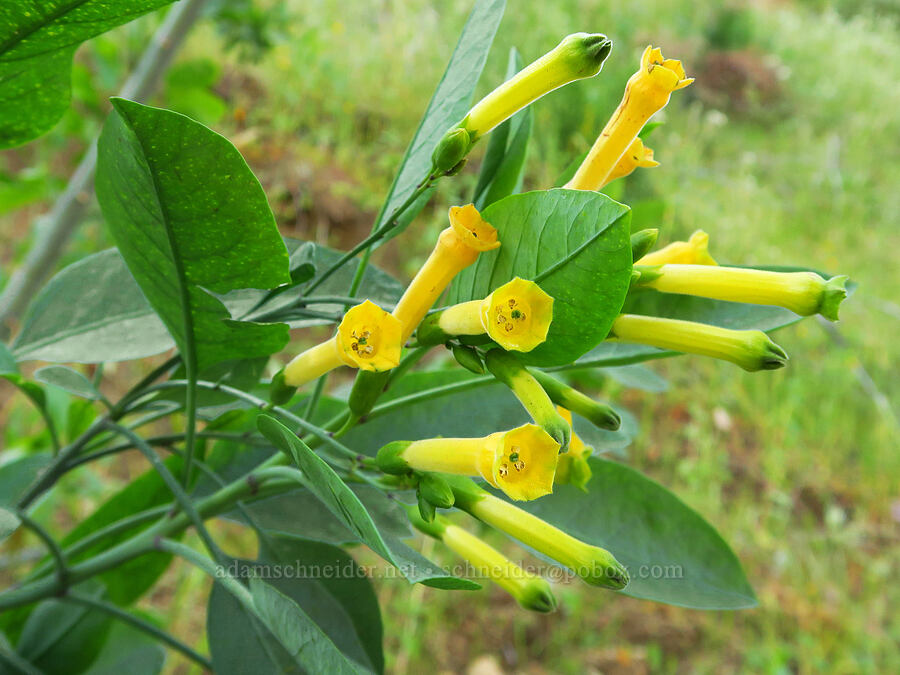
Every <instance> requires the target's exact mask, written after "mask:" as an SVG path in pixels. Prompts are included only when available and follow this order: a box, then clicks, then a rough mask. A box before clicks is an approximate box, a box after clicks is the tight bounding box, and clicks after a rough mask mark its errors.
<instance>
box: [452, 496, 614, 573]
mask: <svg viewBox="0 0 900 675" xmlns="http://www.w3.org/2000/svg"><path fill="white" fill-rule="evenodd" d="M452 486H453V492H454V494H455V496H456V506H457V507H459V508H461V509H463V510H464V511H466V512H468V513H470V514H471V515H473V516H475V517H476V518H478V519H479V520H481V521H482V522H485V523H487V524H488V525H490V526H491V527H494V528H496V529H498V530H500V531H501V532H506V533H507V534H508V535H510V536H511V537H515V538H516V539H518V540H519V541H521V542H522V543H523V544H525V545H527V546H530V547H531V548H533V549H534V550H536V551H538V552H540V553H543V554H544V555H545V556H547V557H548V558H552V559H553V560H556V561H557V562H559V563H561V564H563V565H565V566H566V567H568V568H570V569H571V570H572V571H574V572H575V574H577V575H578V576H579V577H581V578H582V579H583V580H584V581H586V582H587V583H589V584H591V585H593V586H603V587H605V588H612V589H615V590H620V589H622V588H625V586H626V585H627V584H628V570H626V569H625V568H624V567H623V566H622V565H621V564H620V563H619V561H618V560H616V559H615V557H614V556H613V555H612V554H611V553H610V552H609V551H607V550H606V549H603V548H600V547H599V546H592V545H590V544H588V543H585V542H583V541H580V540H578V539H576V538H575V537H572V536H571V535H568V534H566V533H565V532H563V531H562V530H560V529H559V528H557V527H554V526H553V525H551V524H550V523H548V522H546V521H543V520H541V519H540V518H538V517H537V516H535V515H532V514H530V513H528V512H527V511H523V510H522V509H520V508H518V507H516V506H513V505H512V504H510V503H509V502H505V501H503V500H502V499H498V498H497V497H494V496H492V495H489V494H487V493H486V492H484V491H483V490H480V489H479V488H477V486H474V485H462V484H460V483H453V484H452Z"/></svg>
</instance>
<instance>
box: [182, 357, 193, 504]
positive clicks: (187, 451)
mask: <svg viewBox="0 0 900 675" xmlns="http://www.w3.org/2000/svg"><path fill="white" fill-rule="evenodd" d="M184 374H185V380H187V390H186V391H185V397H184V407H185V416H186V417H187V422H186V425H187V427H186V429H185V437H184V473H183V475H182V477H181V484H182V485H184V486H185V487H187V486H188V485H190V484H191V469H192V466H191V465H192V464H193V463H194V434H195V433H196V431H197V428H196V427H197V364H196V363H195V358H193V357H192V358H190V359H185V362H184Z"/></svg>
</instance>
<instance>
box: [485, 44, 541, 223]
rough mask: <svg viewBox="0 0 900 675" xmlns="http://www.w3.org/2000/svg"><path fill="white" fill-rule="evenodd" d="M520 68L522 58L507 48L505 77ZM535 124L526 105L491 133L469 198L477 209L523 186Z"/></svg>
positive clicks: (514, 49)
mask: <svg viewBox="0 0 900 675" xmlns="http://www.w3.org/2000/svg"><path fill="white" fill-rule="evenodd" d="M521 69H522V59H521V58H520V57H519V52H518V51H516V48H515V47H512V48H511V49H510V50H509V65H508V66H507V71H506V79H507V80H509V79H510V78H512V77H513V76H514V75H515V74H516V73H517V72H519V71H520V70H521ZM533 125H534V119H533V113H532V108H531V106H526V107H525V108H523V109H522V110H520V111H519V112H517V113H516V114H515V115H513V116H512V117H511V118H510V119H508V120H506V121H505V122H504V123H503V124H501V125H500V126H499V127H497V128H496V129H494V130H493V131H492V132H491V135H490V140H489V141H488V147H487V151H486V152H485V154H484V161H483V162H482V164H481V172H480V173H479V175H478V185H476V186H475V196H474V198H473V199H472V201H473V202H474V204H475V208H477V209H478V210H479V211H481V210H483V209H484V208H485V207H487V206H489V205H491V204H493V203H494V202H496V201H497V200H499V199H503V197H506V196H508V195H511V194H513V193H515V192H518V191H519V190H520V189H521V188H522V174H523V172H524V169H525V156H526V154H527V152H528V142H529V141H530V140H531V129H532V126H533Z"/></svg>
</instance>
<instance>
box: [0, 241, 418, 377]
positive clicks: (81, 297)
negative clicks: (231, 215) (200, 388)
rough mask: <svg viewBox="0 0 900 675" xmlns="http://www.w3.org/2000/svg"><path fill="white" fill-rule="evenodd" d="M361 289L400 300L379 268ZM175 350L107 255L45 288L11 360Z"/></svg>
mask: <svg viewBox="0 0 900 675" xmlns="http://www.w3.org/2000/svg"><path fill="white" fill-rule="evenodd" d="M285 245H286V246H287V249H288V251H290V252H291V253H292V254H297V255H299V254H301V253H302V255H303V258H304V259H305V261H308V262H309V263H310V264H312V265H317V266H319V267H327V266H328V265H330V264H331V263H333V262H334V261H335V260H337V259H338V258H339V257H340V256H341V254H340V253H339V252H338V251H335V250H334V249H330V248H327V247H325V246H321V245H319V244H316V243H313V242H301V241H299V240H296V239H286V240H285ZM301 264H303V263H301ZM354 272H355V269H353V266H351V265H345V266H344V267H343V268H342V269H341V270H339V271H338V272H337V273H336V274H334V275H333V276H332V277H331V278H330V279H329V280H328V281H327V282H325V283H324V284H322V286H321V287H319V288H317V289H316V290H315V292H314V293H313V295H314V296H325V295H343V294H344V293H345V292H346V291H347V288H348V287H349V286H350V279H351V278H352V276H353V274H354ZM362 288H363V289H364V291H365V295H366V297H368V298H369V299H370V300H372V302H375V303H376V304H379V305H382V306H387V305H392V304H393V303H395V302H396V301H397V300H398V299H399V298H400V296H401V295H402V293H403V285H402V284H401V283H400V282H399V281H397V280H396V279H394V278H393V277H391V276H390V275H389V274H387V273H386V272H384V271H382V270H380V269H378V268H377V267H375V266H374V265H369V267H368V268H367V269H366V274H365V277H364V278H363V284H362ZM301 292H302V286H301V287H298V288H293V289H290V290H288V291H286V292H284V293H282V294H280V295H278V296H277V297H276V298H274V299H273V300H272V301H270V302H269V303H266V304H265V305H263V307H261V308H260V310H259V312H257V314H261V313H264V312H268V311H272V310H276V309H281V308H284V307H285V306H286V305H288V304H290V303H292V302H294V301H296V300H297V298H299V297H300V293H301ZM264 295H265V292H263V291H258V290H253V289H244V290H238V291H233V292H231V293H229V294H227V295H226V296H225V297H224V299H223V302H224V303H225V306H226V307H227V308H228V310H229V311H230V312H231V314H232V316H242V315H243V314H244V313H245V312H247V311H249V310H250V309H251V308H252V307H253V306H254V305H255V304H256V303H257V302H258V301H259V300H260V299H262V298H263V297H264ZM315 309H316V310H318V311H320V312H337V311H341V310H343V305H332V304H317V305H315ZM288 323H289V324H290V326H291V327H292V328H299V327H302V326H310V325H321V324H326V323H328V321H327V320H324V319H320V318H301V319H298V320H289V321H288ZM174 346H175V343H174V342H173V340H172V337H171V336H170V335H169V332H168V331H167V330H166V327H165V325H164V324H163V323H162V321H160V319H159V317H158V316H157V315H156V312H154V311H153V308H152V307H151V306H150V305H149V303H148V302H147V300H146V298H144V294H143V293H142V292H141V289H140V287H139V286H138V285H137V283H136V282H135V280H134V277H133V276H131V272H130V271H129V270H128V267H127V266H126V265H125V261H124V260H122V256H121V254H120V253H119V252H118V251H117V250H116V249H108V250H106V251H101V252H99V253H94V254H92V255H89V256H87V257H86V258H83V259H82V260H79V261H78V262H76V263H73V264H71V265H69V266H68V267H66V268H64V269H63V270H61V271H60V272H59V273H58V274H56V276H54V277H53V278H52V279H51V280H50V281H49V282H48V283H47V285H46V286H45V287H44V289H43V290H42V291H41V292H40V294H39V295H38V296H37V298H36V299H35V300H34V302H33V303H32V304H31V305H30V306H29V308H28V313H27V314H26V316H25V322H24V325H23V327H22V330H21V331H20V332H19V334H18V335H17V336H16V339H15V342H14V344H13V347H12V353H13V355H14V358H15V359H17V360H19V361H29V360H33V359H40V360H42V361H57V362H67V363H101V362H103V361H127V360H130V359H139V358H143V357H145V356H153V355H154V354H160V353H162V352H164V351H167V350H169V349H171V348H172V347H174ZM2 356H3V354H2V350H0V366H2V364H3V363H5V362H4V361H3V360H2ZM0 372H3V371H2V367H0Z"/></svg>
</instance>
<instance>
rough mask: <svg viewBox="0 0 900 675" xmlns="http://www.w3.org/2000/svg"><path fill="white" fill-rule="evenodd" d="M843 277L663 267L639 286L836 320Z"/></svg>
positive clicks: (844, 294) (643, 278)
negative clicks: (776, 308)
mask: <svg viewBox="0 0 900 675" xmlns="http://www.w3.org/2000/svg"><path fill="white" fill-rule="evenodd" d="M846 283H847V277H846V276H839V277H832V278H831V279H827V280H826V279H823V278H822V277H820V276H819V275H818V274H816V273H815V272H772V271H769V270H754V269H746V268H743V267H719V266H717V265H716V266H710V265H677V264H676V265H669V264H666V265H662V266H661V267H659V268H653V269H651V270H650V273H649V274H647V275H644V274H643V273H642V276H641V279H640V281H639V284H640V285H641V286H645V287H647V288H654V289H656V290H658V291H662V292H663V293H680V294H683V295H696V296H700V297H702V298H713V299H715V300H728V301H731V302H748V303H752V304H755V305H774V306H776V307H784V308H785V309H789V310H791V311H792V312H794V313H795V314H799V315H800V316H812V315H813V314H821V315H822V316H824V317H825V318H826V319H830V320H831V321H837V320H838V308H839V307H840V304H841V302H842V301H843V300H844V299H845V298H846V297H847V289H846V287H845V284H846Z"/></svg>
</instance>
